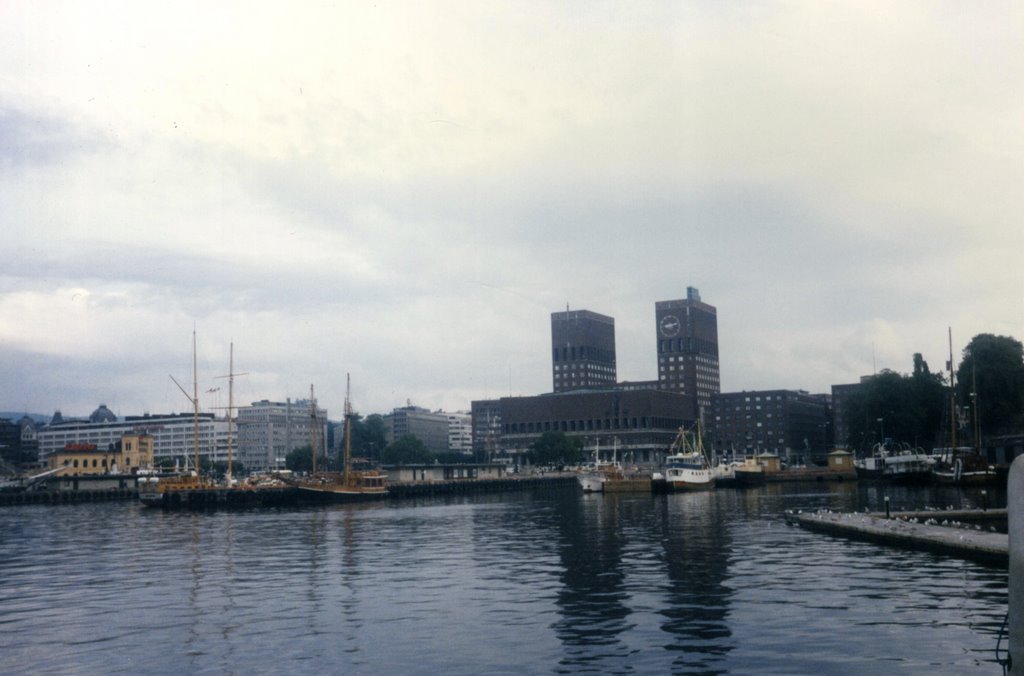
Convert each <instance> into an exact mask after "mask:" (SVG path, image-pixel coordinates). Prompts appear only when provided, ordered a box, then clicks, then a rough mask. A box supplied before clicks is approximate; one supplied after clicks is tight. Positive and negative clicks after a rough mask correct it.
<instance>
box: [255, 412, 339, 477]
mask: <svg viewBox="0 0 1024 676" xmlns="http://www.w3.org/2000/svg"><path fill="white" fill-rule="evenodd" d="M327 427H328V425H327V409H324V408H320V407H319V406H318V407H317V408H316V415H315V416H314V415H313V407H312V405H311V403H310V400H309V399H298V400H296V401H292V400H291V399H286V400H285V401H283V402H281V401H268V400H266V399H263V400H262V401H254V402H253V403H252V404H251V405H249V406H243V407H241V408H239V409H238V430H237V431H238V459H240V460H241V461H242V464H243V465H244V466H245V468H246V469H247V470H254V471H261V472H262V471H267V470H271V469H281V468H283V467H284V466H285V460H286V459H287V457H288V454H289V453H290V452H292V451H294V450H295V449H297V448H302V447H304V446H309V445H310V444H311V443H312V442H313V436H314V432H315V434H316V445H317V449H318V451H317V457H318V458H327V448H328V446H327V443H328V439H327Z"/></svg>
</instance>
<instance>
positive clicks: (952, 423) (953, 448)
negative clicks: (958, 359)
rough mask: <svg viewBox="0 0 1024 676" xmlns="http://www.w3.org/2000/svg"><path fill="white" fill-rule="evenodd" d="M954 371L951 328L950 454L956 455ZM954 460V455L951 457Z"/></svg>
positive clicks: (951, 328) (950, 328) (950, 330)
mask: <svg viewBox="0 0 1024 676" xmlns="http://www.w3.org/2000/svg"><path fill="white" fill-rule="evenodd" d="M953 374H954V371H953V327H949V446H950V451H949V452H950V454H953V453H956V388H955V387H954V383H953V379H954V376H953ZM950 457H951V458H952V455H950Z"/></svg>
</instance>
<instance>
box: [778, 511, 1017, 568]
mask: <svg viewBox="0 0 1024 676" xmlns="http://www.w3.org/2000/svg"><path fill="white" fill-rule="evenodd" d="M998 511H1000V510H988V511H987V512H984V513H985V514H988V515H989V516H990V517H994V518H998ZM1001 511H1003V512H1005V510H1001ZM978 512H981V510H972V511H971V512H969V513H968V512H913V513H909V514H903V513H901V514H895V515H893V517H892V518H886V517H885V516H884V515H880V514H868V513H856V512H854V513H848V512H847V513H839V512H811V513H797V512H787V513H786V522H787V523H789V524H791V525H798V526H800V527H802V528H806V529H807V530H812V531H816V532H820V533H827V534H829V535H838V536H841V537H848V538H851V539H855V540H866V541H868V542H875V543H879V544H886V545H892V546H894V547H904V548H907V549H916V550H922V551H930V552H936V553H940V554H947V555H950V556H956V557H959V558H964V559H972V560H975V561H978V562H981V563H986V564H989V565H995V566H999V567H1005V566H1007V565H1008V564H1009V538H1008V536H1007V535H1006V533H993V532H991V531H986V530H978V529H977V528H976V527H959V528H958V527H956V526H955V525H954V526H949V525H940V524H942V523H947V524H948V523H950V522H960V523H964V522H965V521H968V520H971V518H976V517H977V513H978ZM957 515H959V516H960V517H961V518H959V519H958V518H957ZM921 518H924V521H921V520H920V519H921Z"/></svg>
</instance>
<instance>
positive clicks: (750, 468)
mask: <svg viewBox="0 0 1024 676" xmlns="http://www.w3.org/2000/svg"><path fill="white" fill-rule="evenodd" d="M764 477H765V467H764V465H763V464H761V461H760V460H758V459H757V458H756V457H746V458H744V459H743V462H742V463H741V464H740V466H739V467H737V468H736V483H737V484H739V485H740V486H760V485H761V484H763V483H764V481H765V479H764Z"/></svg>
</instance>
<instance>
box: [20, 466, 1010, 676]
mask: <svg viewBox="0 0 1024 676" xmlns="http://www.w3.org/2000/svg"><path fill="white" fill-rule="evenodd" d="M886 495H887V496H889V497H890V500H891V501H892V503H893V505H894V509H896V508H913V509H920V508H922V507H924V506H927V505H928V504H930V503H932V504H942V505H944V506H945V505H953V506H966V505H969V504H971V503H972V501H974V500H977V499H978V495H977V494H976V493H971V492H970V491H962V490H958V489H955V488H952V489H949V488H943V489H942V490H933V489H914V488H908V489H898V488H890V487H882V486H868V485H865V486H858V485H855V484H853V483H846V484H809V485H803V486H787V485H779V484H775V485H768V486H764V487H762V488H758V489H755V490H748V491H728V490H726V491H715V492H711V493H703V494H693V495H685V494H684V495H668V496H629V495H607V496H600V495H596V496H584V495H581V494H580V493H579V492H578V491H575V490H566V491H551V492H543V491H541V492H537V493H522V494H510V495H504V496H472V497H462V498H458V499H445V500H426V501H422V502H417V503H412V502H400V503H399V502H396V503H382V504H380V505H374V506H330V507H322V508H308V509H303V508H283V509H278V510H246V511H238V512H231V511H224V512H203V513H189V512H180V513H177V512H161V511H159V510H156V511H153V510H148V511H147V510H140V509H139V508H137V507H136V506H134V505H125V504H116V503H107V504H104V503H96V504H83V505H77V506H69V507H44V506H38V507H24V508H12V509H0V545H2V546H3V548H4V556H3V557H0V627H2V628H3V630H4V632H5V636H6V637H7V638H8V639H9V640H8V641H7V642H6V644H5V650H4V658H3V663H4V668H5V670H6V671H8V672H11V673H26V672H47V673H50V672H52V673H93V672H97V673H98V672H104V673H112V672H116V673H120V672H140V671H141V672H145V673H180V672H182V671H186V672H210V671H213V672H217V673H243V672H266V671H275V672H277V671H280V672H293V671H303V670H308V669H309V668H310V667H320V666H323V667H324V668H327V669H328V670H331V671H344V672H345V673H380V672H381V671H386V672H411V673H421V672H424V671H437V672H444V673H445V674H458V673H465V674H471V673H472V674H477V673H491V672H504V673H508V672H516V673H533V672H550V671H567V672H568V671H571V672H576V671H585V670H590V671H600V672H619V673H621V672H643V673H651V672H658V673H666V672H700V673H707V672H711V673H714V672H729V673H811V672H821V673H880V672H898V673H917V674H934V673H965V672H969V671H978V670H980V669H985V670H989V669H988V668H989V667H992V666H993V665H992V664H991V656H992V652H991V651H992V648H993V647H994V644H995V632H996V631H997V630H998V627H999V624H1000V623H1001V621H1002V619H1003V614H1004V613H1005V599H1006V571H1005V570H993V569H991V568H985V567H983V566H979V565H976V564H973V563H970V562H965V561H959V560H956V559H951V558H947V557H942V556H940V555H936V554H929V553H924V552H908V551H902V550H891V549H887V548H884V547H880V546H877V545H874V544H871V543H863V542H854V541H847V540H844V539H842V538H833V537H828V536H823V535H819V534H815V533H810V532H808V531H805V530H803V529H800V528H794V527H790V526H787V525H786V524H785V523H784V521H783V519H782V513H783V511H784V510H785V509H805V510H806V509H814V508H818V507H827V508H830V509H838V510H853V509H857V510H863V509H864V508H865V507H867V508H871V509H875V508H876V505H877V501H878V500H879V499H880V498H883V497H885V496H886ZM989 498H990V499H991V500H992V506H998V503H999V502H1000V501H1003V504H1005V497H1001V496H999V495H997V494H994V493H990V494H989ZM83 590H84V591H85V593H83Z"/></svg>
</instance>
